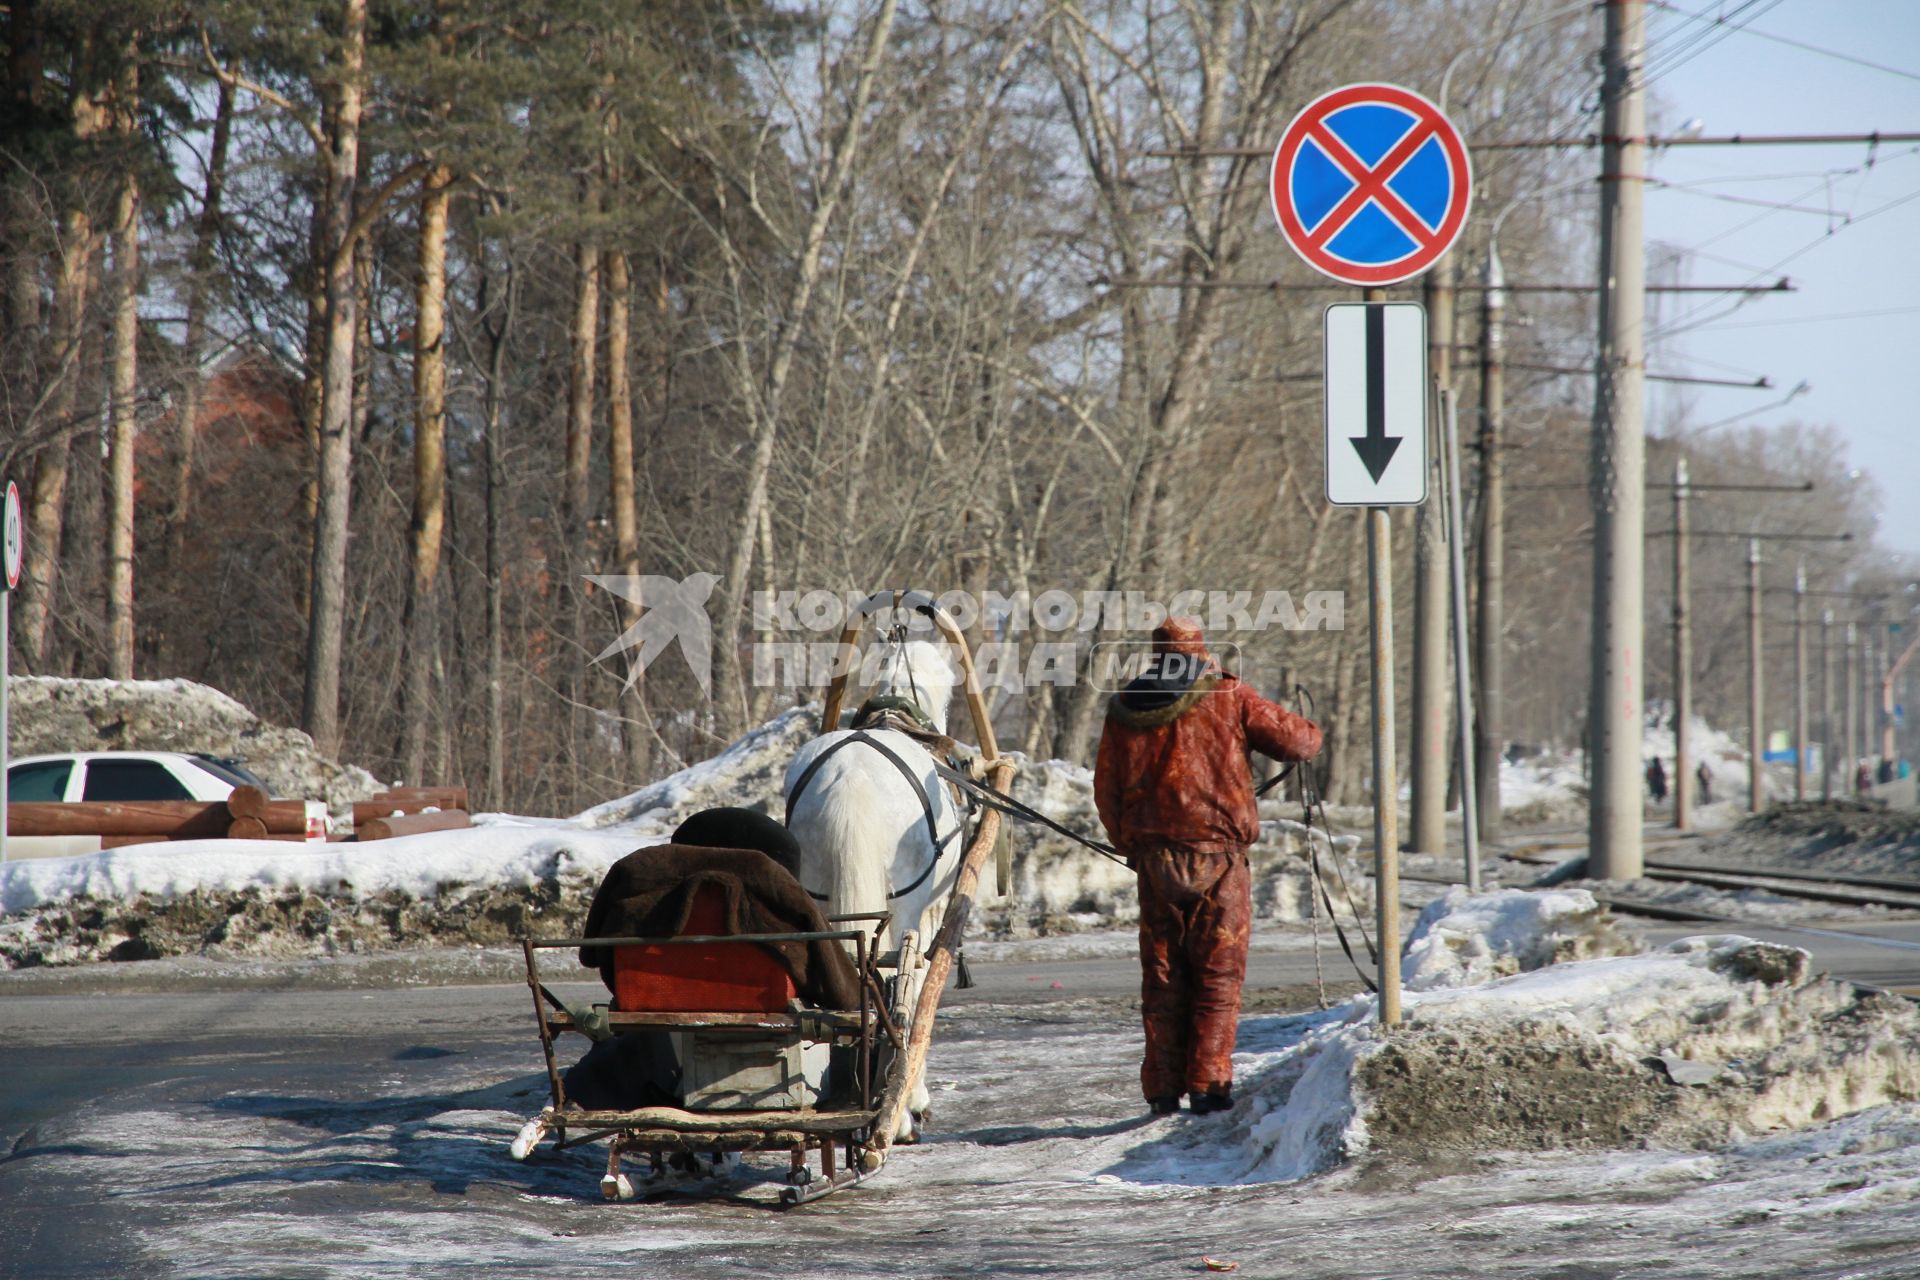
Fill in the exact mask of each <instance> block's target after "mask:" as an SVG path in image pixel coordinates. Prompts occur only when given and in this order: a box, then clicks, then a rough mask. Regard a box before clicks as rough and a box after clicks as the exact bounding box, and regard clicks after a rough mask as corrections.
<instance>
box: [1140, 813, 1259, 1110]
mask: <svg viewBox="0 0 1920 1280" xmlns="http://www.w3.org/2000/svg"><path fill="white" fill-rule="evenodd" d="M1133 868H1134V874H1135V876H1136V877H1137V878H1138V880H1139V884H1140V1013H1141V1019H1142V1021H1143V1022H1144V1023H1145V1024H1146V1038H1147V1048H1146V1058H1145V1061H1144V1062H1142V1063H1141V1066H1140V1091H1141V1093H1142V1095H1143V1096H1145V1097H1147V1098H1150V1099H1151V1098H1169V1097H1174V1096H1176V1095H1178V1094H1182V1093H1207V1092H1209V1091H1211V1092H1215V1093H1219V1092H1224V1091H1226V1090H1227V1089H1229V1088H1231V1086H1232V1084H1233V1043H1234V1038H1235V1036H1236V1034H1237V1032H1238V1030H1239V1021H1240V988H1241V986H1242V985H1243V984H1244V983H1245V982H1246V979H1247V938H1248V934H1249V933H1250V932H1251V930H1252V927H1253V882H1252V877H1251V875H1250V874H1249V872H1248V869H1247V855H1246V853H1245V851H1238V852H1234V853H1185V852H1181V851H1179V850H1171V849H1167V850H1158V851H1156V852H1153V853H1149V854H1146V855H1144V856H1141V857H1136V858H1135V859H1134V862H1133Z"/></svg>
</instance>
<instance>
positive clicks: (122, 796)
mask: <svg viewBox="0 0 1920 1280" xmlns="http://www.w3.org/2000/svg"><path fill="white" fill-rule="evenodd" d="M85 798H86V799H88V800H191V799H193V797H192V796H191V795H189V794H188V793H187V789H186V787H184V786H183V785H181V782H180V779H178V778H176V777H174V776H173V775H172V774H171V773H169V772H168V771H167V767H166V766H165V765H162V764H156V763H155V762H153V761H152V760H90V761H88V762H87V791H86V797H85Z"/></svg>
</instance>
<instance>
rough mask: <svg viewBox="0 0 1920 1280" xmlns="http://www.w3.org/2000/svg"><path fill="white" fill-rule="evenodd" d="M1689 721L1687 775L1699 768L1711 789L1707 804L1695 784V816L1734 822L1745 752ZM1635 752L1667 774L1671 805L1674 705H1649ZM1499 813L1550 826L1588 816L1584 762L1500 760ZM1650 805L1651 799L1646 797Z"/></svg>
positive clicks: (1554, 753)
mask: <svg viewBox="0 0 1920 1280" xmlns="http://www.w3.org/2000/svg"><path fill="white" fill-rule="evenodd" d="M1689 723H1690V724H1691V726H1692V729H1691V732H1690V733H1689V734H1688V736H1687V752H1688V755H1689V757H1690V759H1691V763H1690V765H1689V766H1688V768H1689V770H1690V771H1691V770H1692V769H1694V768H1698V767H1699V766H1700V765H1702V764H1704V765H1705V766H1706V767H1707V777H1708V780H1709V782H1710V784H1711V787H1712V795H1713V800H1712V803H1711V804H1708V803H1704V802H1703V801H1702V800H1701V797H1700V794H1699V783H1698V781H1697V780H1696V781H1695V782H1694V810H1693V813H1694V817H1695V819H1696V820H1697V821H1698V822H1699V823H1700V824H1702V825H1704V826H1709V827H1712V826H1720V825H1724V824H1726V823H1731V822H1733V821H1734V820H1735V819H1736V818H1737V817H1738V815H1739V812H1740V810H1741V809H1742V808H1743V807H1744V805H1745V803H1746V795H1747V750H1746V748H1745V747H1743V746H1741V745H1740V744H1739V743H1738V742H1736V741H1734V739H1733V738H1732V737H1731V736H1730V735H1728V734H1727V733H1725V732H1723V731H1721V730H1719V729H1716V728H1714V727H1713V726H1712V725H1710V724H1708V723H1707V722H1706V721H1705V720H1702V719H1701V718H1700V717H1699V716H1694V717H1693V718H1692V719H1691V721H1689ZM1640 750H1641V755H1642V757H1643V759H1644V760H1645V761H1646V762H1648V763H1651V762H1652V761H1653V760H1654V759H1655V758H1656V757H1658V758H1659V760H1660V761H1661V764H1662V767H1664V768H1665V769H1666V771H1667V786H1668V796H1669V799H1668V801H1667V803H1668V804H1669V805H1671V804H1672V799H1671V796H1672V787H1673V785H1674V779H1673V759H1674V755H1673V753H1674V741H1673V707H1672V704H1671V703H1649V704H1648V705H1647V708H1646V723H1645V724H1644V725H1643V726H1642V727H1641V739H1640ZM1500 803H1501V813H1502V815H1503V817H1504V818H1505V820H1506V821H1508V822H1510V823H1513V824H1515V825H1517V826H1549V825H1556V824H1561V823H1568V822H1583V821H1585V820H1586V815H1587V779H1586V763H1585V760H1584V758H1583V755H1582V753H1581V752H1579V751H1559V750H1549V751H1541V752H1539V753H1537V754H1535V755H1530V756H1527V757H1524V758H1522V759H1519V760H1512V759H1503V760H1501V762H1500ZM1648 804H1649V807H1652V800H1651V797H1649V799H1648Z"/></svg>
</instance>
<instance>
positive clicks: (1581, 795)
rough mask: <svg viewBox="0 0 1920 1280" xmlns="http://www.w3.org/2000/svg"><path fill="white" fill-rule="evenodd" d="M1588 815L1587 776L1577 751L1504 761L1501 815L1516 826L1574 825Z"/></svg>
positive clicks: (1501, 773)
mask: <svg viewBox="0 0 1920 1280" xmlns="http://www.w3.org/2000/svg"><path fill="white" fill-rule="evenodd" d="M1586 812H1587V777H1586V773H1585V771H1584V766H1583V765H1582V763H1581V758H1580V753H1579V752H1577V751H1543V752H1541V753H1539V754H1537V755H1531V756H1527V757H1526V758H1524V759H1521V760H1510V759H1506V758H1504V757H1503V758H1502V759H1501V761H1500V813H1501V817H1502V818H1503V819H1504V820H1505V821H1507V822H1510V823H1513V824H1515V825H1516V826H1523V827H1536V826H1551V825H1554V824H1558V823H1565V822H1574V821H1578V820H1581V819H1582V818H1584V816H1585V815H1586Z"/></svg>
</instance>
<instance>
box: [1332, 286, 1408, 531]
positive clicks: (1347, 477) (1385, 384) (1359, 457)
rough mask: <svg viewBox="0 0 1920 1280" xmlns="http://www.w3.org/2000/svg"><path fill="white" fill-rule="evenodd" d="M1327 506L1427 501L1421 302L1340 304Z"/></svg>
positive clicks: (1335, 321) (1335, 316) (1335, 320)
mask: <svg viewBox="0 0 1920 1280" xmlns="http://www.w3.org/2000/svg"><path fill="white" fill-rule="evenodd" d="M1326 352H1327V371H1326V397H1327V415H1326V422H1327V501H1328V502H1331V503H1333V504H1334V505H1335V506H1340V507H1410V506H1418V505H1420V504H1421V503H1423V502H1425V501H1426V500H1427V313H1426V309H1425V308H1424V307H1422V306H1421V305H1420V304H1419V303H1417V302H1336V303H1334V304H1333V305H1332V306H1330V307H1328V308H1327V315H1326Z"/></svg>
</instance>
